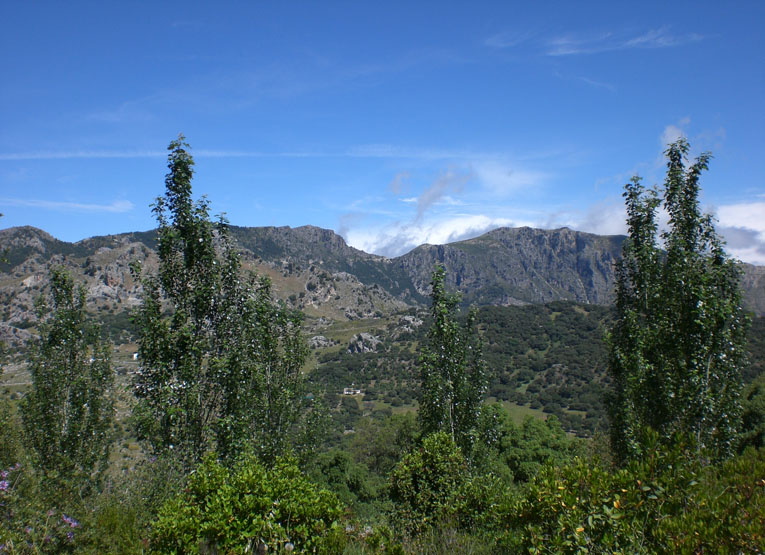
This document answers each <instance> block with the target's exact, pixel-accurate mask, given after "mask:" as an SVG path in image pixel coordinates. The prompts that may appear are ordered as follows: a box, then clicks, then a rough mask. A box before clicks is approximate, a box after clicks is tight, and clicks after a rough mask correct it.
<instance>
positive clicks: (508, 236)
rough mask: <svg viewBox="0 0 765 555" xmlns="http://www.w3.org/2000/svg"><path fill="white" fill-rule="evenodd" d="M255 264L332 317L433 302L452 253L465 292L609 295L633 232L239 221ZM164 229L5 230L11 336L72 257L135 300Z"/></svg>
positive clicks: (282, 292)
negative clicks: (372, 245) (422, 240)
mask: <svg viewBox="0 0 765 555" xmlns="http://www.w3.org/2000/svg"><path fill="white" fill-rule="evenodd" d="M230 230H231V234H232V236H233V238H234V239H235V240H236V242H237V243H238V245H239V248H240V250H241V253H242V258H243V263H244V265H245V267H246V268H248V269H254V270H256V271H258V272H259V273H263V274H266V275H268V276H269V277H271V279H272V281H274V290H275V292H276V294H277V295H278V296H279V297H280V298H281V299H282V300H284V301H285V302H287V303H288V305H290V306H293V307H294V308H299V309H301V310H306V311H308V313H309V315H313V316H317V317H322V316H326V317H329V318H331V319H336V318H340V319H356V318H366V317H374V316H375V315H379V314H381V313H386V312H389V311H390V310H401V309H404V308H406V307H412V306H422V305H423V304H426V303H427V296H428V292H429V283H430V278H431V274H432V270H433V267H434V265H435V264H436V263H441V264H443V265H444V266H445V267H446V269H447V276H446V283H447V287H448V288H450V289H452V290H458V291H460V293H461V294H462V299H463V304H465V305H468V304H476V305H498V306H503V305H504V306H508V305H523V304H534V303H546V302H551V301H557V300H564V301H576V302H580V303H587V304H599V305H608V304H610V303H611V302H612V301H613V291H614V283H615V274H614V263H615V262H616V260H618V259H619V257H620V256H621V248H622V243H623V242H624V239H625V237H624V236H622V235H597V234H593V233H586V232H580V231H575V230H572V229H569V228H565V227H564V228H559V229H554V230H541V229H534V228H530V227H520V228H507V227H504V228H497V229H495V230H492V231H489V232H487V233H484V234H483V235H480V236H479V237H475V238H472V239H466V240H463V241H457V242H454V243H448V244H445V245H428V244H424V245H420V246H419V247H416V248H415V249H413V250H411V251H409V252H408V253H406V254H403V255H401V256H398V257H394V258H387V257H384V256H380V255H375V254H370V253H366V252H364V251H362V250H359V249H356V248H354V247H351V246H350V245H348V244H347V243H346V241H345V239H343V237H341V236H340V235H338V234H337V233H335V232H334V231H332V230H329V229H323V228H319V227H316V226H310V225H307V226H300V227H296V228H292V227H288V226H282V227H240V226H230ZM156 237H157V234H156V230H149V231H138V232H129V233H121V234H115V235H104V236H94V237H89V238H87V239H83V240H81V241H77V242H75V243H69V242H66V241H61V240H59V239H56V238H55V237H53V236H52V235H50V234H49V233H47V232H45V231H44V230H41V229H38V228H34V227H31V226H23V227H15V228H8V229H4V230H0V251H3V252H4V253H5V260H6V261H5V262H3V263H0V300H2V301H3V305H2V306H3V308H4V310H3V313H2V315H1V316H2V318H0V326H1V327H2V329H0V339H4V340H6V341H9V340H10V342H11V343H17V342H19V341H22V342H23V341H24V339H25V335H26V334H25V329H26V328H25V326H26V322H28V321H33V320H34V311H33V300H34V297H35V296H36V295H38V294H39V292H40V291H41V287H42V285H43V284H44V282H45V280H46V276H47V269H48V267H49V266H50V265H52V264H60V265H63V266H66V267H67V268H69V269H70V271H71V272H72V273H73V274H74V275H75V277H76V278H77V279H78V280H80V281H84V282H85V283H86V288H87V291H88V299H89V302H93V303H95V305H96V307H97V309H98V310H102V311H109V312H112V313H113V312H121V311H123V310H124V309H126V308H130V307H132V306H135V305H136V304H137V303H138V302H140V301H139V298H140V283H137V282H135V281H134V279H133V277H132V276H131V275H130V270H129V263H130V262H131V261H133V260H138V261H141V262H143V263H145V265H146V266H147V267H151V266H152V264H156V256H155V254H154V249H155V247H156V240H157V238H156ZM741 268H742V277H741V286H742V291H743V293H744V300H745V306H746V308H747V309H748V310H751V311H752V312H754V313H755V314H757V315H758V316H761V315H763V314H765V267H761V266H752V265H750V264H743V263H742V265H741Z"/></svg>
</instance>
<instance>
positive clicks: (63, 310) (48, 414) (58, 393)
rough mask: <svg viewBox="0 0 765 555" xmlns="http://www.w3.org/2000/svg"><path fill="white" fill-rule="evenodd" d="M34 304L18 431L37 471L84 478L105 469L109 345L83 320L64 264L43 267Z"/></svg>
mask: <svg viewBox="0 0 765 555" xmlns="http://www.w3.org/2000/svg"><path fill="white" fill-rule="evenodd" d="M50 302H52V306H51V305H50V304H49V303H50ZM36 304H37V314H38V318H39V324H38V330H39V334H40V335H39V339H38V340H37V341H36V342H35V343H34V344H33V346H32V348H31V353H30V362H29V371H30V374H31V377H32V388H31V390H30V392H29V393H28V394H27V395H26V397H24V399H23V400H22V402H21V415H22V422H23V427H24V434H25V437H26V440H27V442H28V444H29V446H30V447H31V448H32V449H33V450H34V453H35V455H36V459H37V464H38V465H39V467H40V468H41V469H42V470H44V471H46V472H52V473H56V474H57V475H58V476H59V477H64V478H66V477H85V478H87V477H88V476H90V475H91V474H92V473H94V472H97V471H100V470H103V469H104V468H105V466H106V463H107V458H108V455H109V443H110V433H109V432H110V429H111V426H112V424H113V422H114V402H113V386H114V372H113V370H112V367H111V356H110V346H109V345H108V344H107V343H105V342H103V341H102V340H101V336H100V335H101V334H100V329H99V328H98V327H97V326H95V325H93V324H91V323H90V322H89V321H88V317H87V314H86V312H85V308H86V302H85V288H84V287H83V286H82V285H80V286H77V287H75V285H74V282H73V280H72V278H71V276H70V275H69V274H68V273H67V272H66V271H65V270H63V269H53V270H51V272H50V299H46V298H45V297H43V296H41V297H40V298H39V299H38V300H37V303H36Z"/></svg>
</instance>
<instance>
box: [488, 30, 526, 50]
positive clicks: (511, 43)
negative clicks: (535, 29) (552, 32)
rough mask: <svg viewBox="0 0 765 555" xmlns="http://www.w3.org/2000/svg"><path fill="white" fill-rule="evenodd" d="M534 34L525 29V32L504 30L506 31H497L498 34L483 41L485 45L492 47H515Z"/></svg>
mask: <svg viewBox="0 0 765 555" xmlns="http://www.w3.org/2000/svg"><path fill="white" fill-rule="evenodd" d="M533 36H534V33H532V32H530V31H523V32H509V31H508V32H504V33H497V34H496V35H492V36H490V37H487V38H486V39H485V40H484V41H483V43H484V45H486V46H488V47H491V48H499V49H504V48H513V47H515V46H519V45H521V44H523V43H524V42H527V41H529V40H530V39H531V38H532V37H533Z"/></svg>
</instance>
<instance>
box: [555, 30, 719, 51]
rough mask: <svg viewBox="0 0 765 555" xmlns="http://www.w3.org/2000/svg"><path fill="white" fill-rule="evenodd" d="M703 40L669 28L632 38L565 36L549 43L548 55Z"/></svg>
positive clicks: (618, 36)
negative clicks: (672, 32) (674, 31)
mask: <svg viewBox="0 0 765 555" xmlns="http://www.w3.org/2000/svg"><path fill="white" fill-rule="evenodd" d="M703 38H704V37H703V36H701V35H698V34H696V33H688V34H685V35H673V34H671V33H670V28H669V27H668V26H664V27H659V28H658V29H649V30H648V31H646V32H644V33H643V34H640V35H637V36H632V37H629V36H625V35H624V34H621V35H620V34H617V33H612V32H607V33H600V34H597V35H594V36H589V37H583V36H572V35H564V36H560V37H555V38H554V39H552V40H550V41H549V42H548V49H547V55H548V56H573V55H581V54H599V53H601V52H611V51H614V50H629V49H635V48H641V49H648V48H668V47H672V46H679V45H682V44H687V43H690V42H696V41H699V40H702V39H703Z"/></svg>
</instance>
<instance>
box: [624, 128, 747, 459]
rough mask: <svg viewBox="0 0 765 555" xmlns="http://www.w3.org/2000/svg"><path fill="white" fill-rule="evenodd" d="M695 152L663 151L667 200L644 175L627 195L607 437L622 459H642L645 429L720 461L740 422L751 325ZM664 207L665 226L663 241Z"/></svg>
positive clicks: (683, 148)
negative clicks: (661, 212) (705, 200)
mask: <svg viewBox="0 0 765 555" xmlns="http://www.w3.org/2000/svg"><path fill="white" fill-rule="evenodd" d="M689 149H690V147H689V145H688V142H687V141H686V140H685V139H680V140H678V141H677V142H675V143H672V144H670V145H669V147H668V148H667V151H666V152H665V154H666V157H667V176H666V180H665V182H664V187H663V189H662V190H661V200H660V193H659V192H658V191H656V190H649V191H646V190H645V189H644V188H643V186H642V185H641V183H640V178H638V177H634V178H633V179H632V181H631V182H630V183H629V184H628V185H627V186H626V190H625V193H624V197H625V200H626V207H627V223H628V226H629V235H628V238H627V239H626V241H625V243H624V248H623V257H622V259H621V261H620V262H619V263H618V264H617V268H616V274H617V286H616V311H617V318H616V322H615V324H614V326H613V328H612V330H611V332H610V334H609V345H610V364H609V368H610V373H611V376H612V378H613V383H614V394H613V398H612V399H611V402H610V403H609V405H610V408H609V410H610V419H611V439H612V445H613V448H614V451H615V453H616V454H617V456H618V457H620V458H622V459H626V458H630V457H635V456H639V455H640V453H641V448H642V446H641V437H643V434H644V431H645V429H646V428H649V427H650V428H652V429H654V430H655V431H656V432H658V433H659V435H660V437H662V438H664V439H665V440H669V439H670V438H671V437H672V436H673V435H674V434H676V433H682V434H685V435H687V436H690V437H692V438H694V439H695V442H696V444H697V446H698V448H699V449H700V450H702V449H703V450H705V451H707V452H711V453H712V455H713V456H715V457H723V456H726V455H727V454H729V453H730V452H731V449H732V448H733V445H734V440H735V436H736V433H737V427H738V424H739V413H740V407H739V402H738V397H739V392H740V389H741V379H740V368H741V365H742V364H743V361H744V346H745V339H746V337H745V335H746V327H747V319H746V317H745V315H744V313H743V310H742V308H741V294H740V291H739V287H738V276H739V274H738V269H737V266H736V263H735V262H734V261H733V260H731V259H730V258H729V257H728V256H727V254H726V253H725V251H724V248H723V243H722V241H721V239H720V238H719V237H718V235H717V233H716V231H715V228H714V223H713V221H712V218H711V217H710V216H709V215H705V214H702V212H701V210H700V208H699V192H700V185H699V179H700V176H701V173H702V172H703V171H705V170H707V169H708V164H709V160H710V158H711V156H710V155H709V154H708V153H704V154H701V155H700V156H699V157H698V158H697V159H696V160H695V162H694V163H693V164H691V165H690V166H688V167H686V166H687V155H688V151H689ZM662 204H663V207H664V209H665V210H666V212H667V213H668V214H669V222H668V228H667V230H666V231H664V232H662V233H661V234H659V232H658V224H657V210H658V208H659V206H660V205H662ZM662 243H663V249H662Z"/></svg>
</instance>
